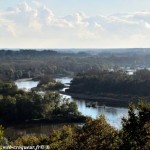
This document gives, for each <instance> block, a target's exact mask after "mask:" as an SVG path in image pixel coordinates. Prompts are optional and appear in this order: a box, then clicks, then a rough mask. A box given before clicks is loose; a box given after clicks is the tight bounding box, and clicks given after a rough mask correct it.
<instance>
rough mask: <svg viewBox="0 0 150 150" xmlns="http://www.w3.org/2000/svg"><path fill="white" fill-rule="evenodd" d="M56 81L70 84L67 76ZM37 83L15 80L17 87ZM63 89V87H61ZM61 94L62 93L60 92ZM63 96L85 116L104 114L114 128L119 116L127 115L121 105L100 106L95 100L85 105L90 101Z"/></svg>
mask: <svg viewBox="0 0 150 150" xmlns="http://www.w3.org/2000/svg"><path fill="white" fill-rule="evenodd" d="M55 80H56V81H59V82H61V83H63V84H65V85H66V86H68V88H69V85H70V82H71V80H72V78H69V77H63V78H56V79H55ZM37 84H38V82H37V81H22V82H21V81H17V82H16V85H17V86H18V88H26V89H28V90H29V89H31V88H32V87H36V86H37ZM62 90H63V91H64V90H65V89H62ZM61 95H62V94H61ZM62 97H63V98H69V99H70V100H71V101H75V102H76V103H77V105H78V109H79V112H81V113H82V114H83V115H85V116H90V117H92V118H96V117H98V116H99V115H102V114H103V115H105V117H106V119H107V121H108V122H109V123H110V124H111V125H112V126H114V127H116V128H121V118H122V117H125V116H127V112H128V109H127V108H121V107H110V106H103V105H102V106H101V105H99V103H98V101H97V105H98V106H97V107H96V108H95V107H87V103H90V101H87V100H81V99H80V100H78V99H73V98H72V97H71V96H68V95H64V94H63V95H62Z"/></svg>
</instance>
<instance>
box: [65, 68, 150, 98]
mask: <svg viewBox="0 0 150 150" xmlns="http://www.w3.org/2000/svg"><path fill="white" fill-rule="evenodd" d="M67 92H72V93H84V94H101V95H129V96H150V71H149V70H146V69H145V70H139V71H136V72H135V73H134V75H128V74H127V73H126V72H125V71H122V70H120V71H107V70H105V71H98V70H90V71H88V72H85V73H79V74H78V75H77V76H76V77H75V78H74V79H73V81H72V83H71V86H70V89H68V90H67Z"/></svg>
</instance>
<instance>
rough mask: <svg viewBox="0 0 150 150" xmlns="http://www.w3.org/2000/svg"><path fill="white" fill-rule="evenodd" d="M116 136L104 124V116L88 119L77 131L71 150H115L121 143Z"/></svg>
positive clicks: (116, 134) (115, 132) (105, 123)
mask: <svg viewBox="0 0 150 150" xmlns="http://www.w3.org/2000/svg"><path fill="white" fill-rule="evenodd" d="M118 135H119V134H118V131H117V130H116V129H115V128H113V127H111V126H110V125H109V124H108V123H107V122H106V120H105V118H104V116H100V117H99V118H97V119H91V118H89V119H88V120H87V122H86V123H85V124H84V125H83V127H82V128H81V129H79V130H78V131H77V133H76V136H75V144H74V146H73V149H75V150H78V149H81V150H82V149H83V150H104V149H105V150H116V149H119V145H120V143H121V140H120V139H119V136H118Z"/></svg>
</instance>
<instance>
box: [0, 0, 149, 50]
mask: <svg viewBox="0 0 150 150" xmlns="http://www.w3.org/2000/svg"><path fill="white" fill-rule="evenodd" d="M135 47H142V48H143V47H150V0H0V48H135Z"/></svg>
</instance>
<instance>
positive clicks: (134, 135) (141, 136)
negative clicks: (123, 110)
mask: <svg viewBox="0 0 150 150" xmlns="http://www.w3.org/2000/svg"><path fill="white" fill-rule="evenodd" d="M122 126H123V129H122V146H121V149H123V150H126V149H133V150H142V149H143V150H146V149H145V147H146V148H149V149H150V103H149V102H143V101H140V102H139V104H138V106H137V108H136V107H135V105H133V104H130V105H129V112H128V118H123V120H122Z"/></svg>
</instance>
